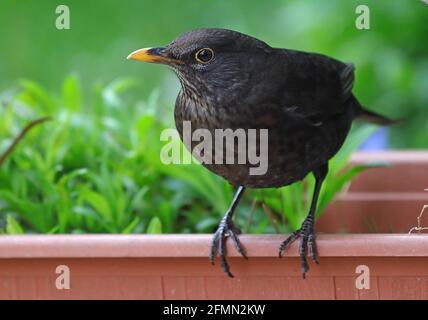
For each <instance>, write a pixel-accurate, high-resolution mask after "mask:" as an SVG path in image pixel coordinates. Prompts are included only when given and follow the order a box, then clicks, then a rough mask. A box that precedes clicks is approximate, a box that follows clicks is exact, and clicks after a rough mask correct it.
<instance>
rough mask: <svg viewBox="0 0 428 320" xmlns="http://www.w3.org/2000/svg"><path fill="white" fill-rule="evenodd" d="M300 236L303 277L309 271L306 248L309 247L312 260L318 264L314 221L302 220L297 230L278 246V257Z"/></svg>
mask: <svg viewBox="0 0 428 320" xmlns="http://www.w3.org/2000/svg"><path fill="white" fill-rule="evenodd" d="M299 237H300V246H299V255H300V259H301V264H302V277H303V279H305V274H306V272H308V271H309V265H308V261H307V259H306V254H307V248H308V247H309V255H310V256H311V258H312V260H313V261H314V262H315V263H316V264H318V260H317V253H316V246H315V232H314V221H313V219H311V218H309V219H308V218H306V219H305V221H303V223H302V226H301V228H300V229H299V230H296V231H294V232H293V233H292V234H291V235H290V236H289V237H288V238H287V239H285V240H284V241H283V242H282V243H281V245H280V246H279V257H280V258H281V257H282V255H283V253H284V251H285V249H286V248H287V247H288V246H289V245H290V244H291V243H293V242H294V240H296V239H297V238H299Z"/></svg>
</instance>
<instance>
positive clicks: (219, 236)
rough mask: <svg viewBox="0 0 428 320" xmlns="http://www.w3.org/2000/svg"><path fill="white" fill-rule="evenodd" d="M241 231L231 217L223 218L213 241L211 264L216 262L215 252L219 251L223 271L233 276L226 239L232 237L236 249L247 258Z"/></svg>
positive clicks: (210, 255) (210, 256)
mask: <svg viewBox="0 0 428 320" xmlns="http://www.w3.org/2000/svg"><path fill="white" fill-rule="evenodd" d="M240 233H241V231H240V230H239V229H238V228H237V227H235V225H234V224H233V222H232V220H231V219H230V218H223V219H222V220H221V222H220V224H219V226H218V228H217V231H216V232H215V234H214V236H213V239H212V241H211V247H210V254H209V260H210V262H211V264H214V260H215V254H216V251H217V254H218V256H219V258H220V263H221V267H222V269H223V271H224V272H226V274H227V275H228V276H229V277H231V278H233V274H232V273H231V272H230V268H229V263H228V262H227V260H226V239H227V237H230V238H232V241H233V244H234V245H235V248H236V251H238V252H239V253H240V254H241V255H242V256H243V257H244V258H245V259H247V256H246V255H245V250H244V248H243V247H242V245H241V243H240V241H239V238H238V235H239V234H240Z"/></svg>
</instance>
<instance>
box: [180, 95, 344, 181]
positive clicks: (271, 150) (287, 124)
mask: <svg viewBox="0 0 428 320" xmlns="http://www.w3.org/2000/svg"><path fill="white" fill-rule="evenodd" d="M341 121H342V122H343V125H342V126H339V125H337V122H339V123H340V122H341ZM348 122H349V123H348ZM175 123H176V127H177V130H178V132H179V134H180V137H181V139H182V140H183V142H184V144H185V146H186V148H187V149H188V150H189V151H191V152H192V151H194V150H195V147H196V146H198V145H200V143H201V139H200V136H198V135H196V136H198V138H197V139H193V138H194V134H195V132H196V131H197V130H198V129H205V130H206V132H209V133H211V138H212V139H211V141H210V143H209V145H208V147H207V149H206V150H204V152H207V153H208V154H210V157H211V159H212V161H211V163H207V162H206V161H205V160H206V158H202V161H201V157H200V154H199V157H198V153H196V154H195V152H193V155H194V156H195V158H197V159H198V160H199V161H200V162H201V163H202V165H204V166H205V167H206V168H208V169H209V170H211V171H213V172H214V173H216V174H218V175H220V176H222V177H224V178H225V179H226V180H228V181H229V182H230V183H231V184H233V185H245V186H248V187H257V188H260V187H278V186H282V185H287V184H290V183H293V182H295V181H297V180H300V179H302V178H304V177H305V176H306V174H307V173H308V172H310V171H312V170H314V169H315V168H316V167H318V166H320V165H322V164H324V163H325V162H326V161H328V159H330V158H331V157H332V156H333V155H334V154H335V153H336V152H337V150H338V149H339V148H340V146H341V144H342V143H343V140H344V139H345V137H346V134H347V132H348V130H349V125H350V121H348V120H345V119H341V118H338V119H335V120H334V121H331V122H326V123H324V124H323V125H321V126H309V125H306V124H303V123H300V122H298V121H296V120H295V119H292V118H290V117H287V115H286V114H285V113H284V112H283V110H282V108H280V107H277V106H275V105H270V104H266V105H263V106H262V105H259V106H244V105H239V104H236V105H233V106H217V105H212V104H210V103H209V101H207V100H199V101H198V100H196V99H194V98H192V97H188V96H186V95H185V94H183V93H180V94H179V96H178V97H177V101H176V106H175ZM185 130H188V131H189V132H187V133H186V132H184V131H185ZM225 130H229V133H231V134H232V135H234V134H235V133H237V132H238V131H239V132H241V133H243V134H244V135H245V139H244V140H245V143H246V145H245V148H241V147H242V146H240V145H239V143H241V142H242V141H243V140H242V139H241V140H239V139H238V138H236V134H235V135H234V137H235V139H231V140H230V141H232V144H226V143H225V140H224V139H226V138H225V135H220V134H218V133H219V132H220V133H221V132H222V131H223V132H224V131H225ZM250 130H253V131H250ZM254 130H255V132H254ZM251 132H252V134H253V135H252V137H253V138H254V137H255V140H254V139H253V141H251V143H252V146H250V134H251ZM262 132H264V133H266V134H267V137H266V139H262ZM186 134H187V136H190V137H192V139H190V141H189V139H183V137H184V136H185V135H186ZM219 136H220V137H221V139H223V143H222V144H221V146H222V148H220V149H219V148H216V145H217V146H218V145H219V144H218V143H219V141H218V137H219ZM204 142H205V141H204ZM226 145H227V146H228V148H229V149H233V150H232V151H231V152H232V153H233V162H232V163H226V162H227V160H228V159H227V158H226V153H227V152H228V150H226ZM250 148H253V149H252V151H253V152H254V154H253V155H255V158H254V157H253V159H250ZM242 152H245V153H246V154H245V155H242V154H240V153H242ZM240 155H241V157H240ZM217 158H220V159H222V160H223V161H218V163H217V162H216V161H215V160H216V159H217ZM244 158H245V162H242V159H244ZM239 159H241V161H239ZM229 160H230V159H229ZM229 162H230V161H229ZM262 162H266V163H262ZM264 165H266V171H265V172H264V173H263V174H252V173H251V172H254V170H253V171H252V170H251V168H255V167H262V166H264ZM262 169H263V168H262ZM259 172H263V170H261V171H259Z"/></svg>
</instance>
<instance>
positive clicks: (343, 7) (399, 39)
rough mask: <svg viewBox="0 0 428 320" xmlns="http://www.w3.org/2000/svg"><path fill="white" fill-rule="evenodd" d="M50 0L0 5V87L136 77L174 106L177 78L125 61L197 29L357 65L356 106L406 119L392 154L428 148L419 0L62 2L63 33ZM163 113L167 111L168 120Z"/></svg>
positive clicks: (426, 10)
mask: <svg viewBox="0 0 428 320" xmlns="http://www.w3.org/2000/svg"><path fill="white" fill-rule="evenodd" d="M58 4H59V3H58V2H57V1H50V0H44V1H38V2H37V3H36V2H34V1H31V0H23V1H22V0H21V1H11V0H2V1H1V4H0V47H1V53H0V56H1V61H0V75H1V77H0V89H5V88H9V87H11V86H13V85H14V84H15V83H16V80H17V79H19V78H29V79H32V80H35V81H37V82H39V83H40V84H42V85H43V86H46V87H47V88H49V89H58V88H59V83H61V81H62V79H63V78H64V77H65V75H67V74H70V73H73V74H77V75H79V77H80V79H81V81H82V83H83V86H84V87H85V88H86V87H87V86H88V85H89V84H92V83H93V82H94V81H101V82H108V81H111V80H112V79H116V78H120V77H129V76H134V77H136V78H138V79H140V80H141V83H140V86H139V88H138V95H139V97H140V98H144V97H147V96H148V95H149V93H150V92H151V91H152V90H153V88H161V92H162V99H166V100H167V102H169V103H170V104H173V101H174V98H175V95H176V93H177V91H178V81H177V80H176V79H175V78H174V75H173V74H172V73H171V72H170V71H169V70H167V69H166V68H161V67H159V66H153V65H144V64H141V63H140V64H139V63H137V62H129V61H126V59H125V57H126V56H127V55H128V53H129V52H131V51H133V50H135V49H138V48H140V47H147V46H159V45H164V44H167V43H168V42H170V41H171V40H172V39H174V38H175V37H176V36H177V35H178V34H180V33H182V32H185V31H188V30H191V29H194V28H199V27H223V28H229V29H234V30H238V31H241V32H244V33H248V34H250V35H253V36H255V37H258V38H260V39H263V40H265V41H266V42H268V43H269V44H271V45H272V46H277V47H286V48H295V49H301V50H307V51H316V52H321V53H324V54H328V55H331V56H333V57H335V58H338V59H341V60H344V61H352V62H354V63H355V65H356V72H357V73H356V85H355V93H356V94H357V96H358V97H360V100H361V101H362V103H363V104H364V105H366V106H368V107H370V108H371V109H373V110H377V111H379V112H382V113H384V114H388V115H390V116H395V117H399V118H405V119H406V122H405V123H404V124H403V125H402V126H401V127H399V128H393V129H392V130H391V137H390V144H391V146H392V147H394V148H423V147H428V135H427V134H426V131H427V129H428V112H427V108H428V76H427V75H428V40H427V39H428V6H427V5H424V4H423V3H422V2H421V1H417V0H395V1H386V0H377V1H376V0H373V1H363V2H362V1H358V0H357V1H341V0H328V1H316V0H306V1H297V0H281V1H278V0H270V1H269V2H268V3H265V2H263V1H247V0H239V1H225V0H220V1H195V0H191V1H190V0H182V1H166V0H156V1H149V0H124V1H113V0H108V1H105V0H91V1H65V2H61V4H66V5H68V6H69V8H70V11H71V29H70V30H63V31H59V30H57V29H56V28H55V19H56V14H55V8H56V6H57V5H58ZM360 4H367V5H369V8H370V15H371V19H370V24H371V29H370V30H368V31H367V30H357V29H356V28H355V18H356V13H355V8H356V7H357V5H360ZM169 116H171V115H169Z"/></svg>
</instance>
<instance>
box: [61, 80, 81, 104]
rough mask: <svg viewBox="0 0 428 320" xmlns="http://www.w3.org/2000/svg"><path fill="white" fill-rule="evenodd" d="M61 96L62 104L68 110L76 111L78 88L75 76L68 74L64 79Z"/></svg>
mask: <svg viewBox="0 0 428 320" xmlns="http://www.w3.org/2000/svg"><path fill="white" fill-rule="evenodd" d="M62 96H63V100H64V105H65V107H66V108H67V109H68V110H70V111H77V110H79V109H80V104H81V101H80V88H79V83H78V81H77V78H76V77H74V76H69V77H67V78H66V79H65V80H64V84H63V86H62Z"/></svg>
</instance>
